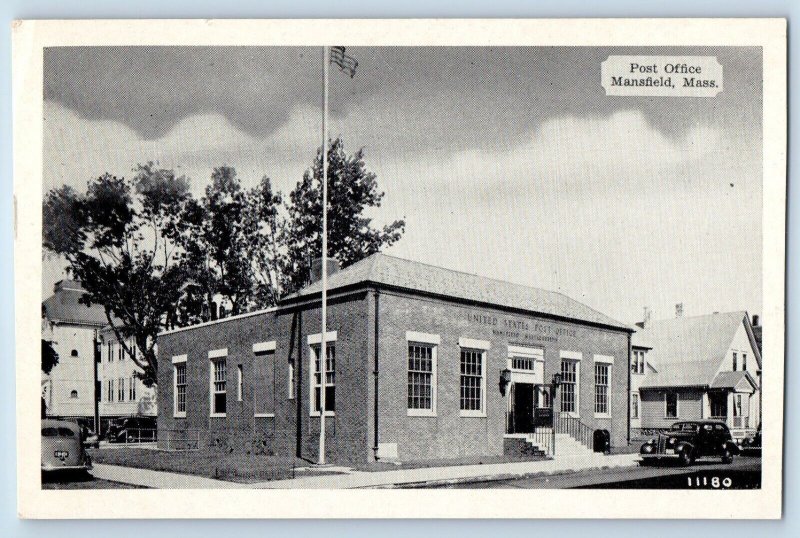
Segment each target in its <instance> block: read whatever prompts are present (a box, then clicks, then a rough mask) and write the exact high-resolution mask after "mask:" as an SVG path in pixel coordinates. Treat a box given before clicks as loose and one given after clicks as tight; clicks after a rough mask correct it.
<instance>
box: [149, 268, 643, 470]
mask: <svg viewBox="0 0 800 538" xmlns="http://www.w3.org/2000/svg"><path fill="white" fill-rule="evenodd" d="M318 273H321V272H320V271H318ZM317 276H319V275H317ZM328 284H329V292H328V297H329V299H328V322H327V330H328V332H327V334H326V341H327V349H326V351H325V357H326V358H325V362H326V365H327V366H326V388H325V394H326V397H325V400H326V405H325V408H326V411H325V413H326V417H327V416H329V417H330V418H329V419H328V420H327V421H326V423H327V426H326V447H327V450H326V456H327V457H328V458H329V460H330V461H334V462H351V463H354V462H368V461H374V460H375V459H376V458H380V459H399V460H422V459H433V458H447V457H459V456H467V455H502V454H503V453H504V451H507V450H509V447H511V448H512V449H513V447H514V446H516V445H515V442H511V441H512V440H516V439H517V437H515V436H517V435H519V434H520V432H522V433H523V434H525V433H529V432H533V431H534V430H537V429H539V428H542V429H545V431H547V430H546V428H548V427H549V426H548V425H546V424H542V423H541V418H542V417H544V416H547V413H546V412H544V413H543V412H541V410H543V409H544V410H545V411H547V408H549V407H550V406H551V405H552V404H553V403H555V406H556V410H557V411H558V413H557V414H558V415H569V416H571V417H574V418H573V419H572V420H573V421H574V422H575V423H578V422H580V423H582V424H583V428H584V429H588V430H594V429H606V430H608V431H609V432H610V435H611V443H612V446H615V447H618V446H626V445H627V443H628V439H629V367H628V365H629V355H630V353H629V350H630V344H631V333H632V332H633V329H632V328H630V327H628V326H627V325H624V324H622V323H619V322H617V321H615V320H613V319H611V318H610V317H608V316H606V315H604V314H602V313H600V312H597V311H596V310H593V309H592V308H589V307H588V306H586V305H583V304H581V303H579V302H577V301H575V300H572V299H570V298H568V297H566V296H564V295H562V294H560V293H555V292H550V291H544V290H540V289H535V288H530V287H526V286H521V285H516V284H510V283H507V282H501V281H497V280H492V279H488V278H483V277H479V276H475V275H471V274H465V273H460V272H456V271H451V270H448V269H443V268H440V267H434V266H429V265H425V264H421V263H417V262H413V261H408V260H403V259H399V258H394V257H390V256H386V255H382V254H375V255H373V256H370V257H368V258H366V259H364V260H362V261H360V262H358V263H356V264H354V265H352V266H350V267H348V268H346V269H345V270H342V271H340V272H335V273H334V272H333V271H331V276H330V277H329V279H328ZM320 293H321V286H320V283H319V282H318V281H315V282H314V283H312V284H311V285H309V286H308V287H306V288H304V289H303V290H301V291H300V292H298V293H296V294H294V295H291V296H289V297H286V298H285V299H284V300H282V301H281V302H280V304H279V305H278V306H277V307H276V308H273V309H269V310H265V311H260V312H254V313H250V314H244V315H240V316H235V317H231V318H227V319H221V320H217V321H212V322H207V323H201V324H199V325H195V326H192V327H187V328H183V329H176V330H172V331H167V332H164V333H162V334H161V335H160V336H159V364H160V367H159V369H158V386H159V393H160V394H159V398H160V400H161V405H160V406H159V411H158V427H159V434H158V440H159V445H160V446H161V447H164V448H166V447H169V446H171V443H172V446H174V443H175V442H180V440H181V439H187V438H191V437H192V435H193V434H192V432H194V433H197V434H198V435H199V436H200V439H201V443H207V444H208V445H217V446H219V445H222V446H225V447H228V448H230V449H236V450H247V449H251V448H255V447H256V446H257V447H260V448H264V447H265V448H266V450H267V451H270V452H274V453H276V454H284V455H291V454H296V455H298V456H301V457H304V458H308V459H310V460H315V459H317V456H318V441H319V431H320V420H319V418H320V411H321V409H320V408H321V405H320V399H321V389H320V385H321V375H320V373H319V371H320V356H321V355H322V353H321V349H320V343H321V334H320V325H321V320H320ZM556 373H559V374H560V375H561V376H562V380H563V382H562V385H561V387H560V388H559V390H558V392H557V394H556V396H555V398H552V397H551V396H552V395H551V394H550V385H549V383H550V381H551V379H552V378H553V375H554V374H556ZM175 440H177V441H175Z"/></svg>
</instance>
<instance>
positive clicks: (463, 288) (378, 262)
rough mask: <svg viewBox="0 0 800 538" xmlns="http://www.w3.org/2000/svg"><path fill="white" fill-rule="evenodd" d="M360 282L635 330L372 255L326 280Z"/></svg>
mask: <svg viewBox="0 0 800 538" xmlns="http://www.w3.org/2000/svg"><path fill="white" fill-rule="evenodd" d="M362 283H371V284H376V285H380V286H386V287H392V288H399V289H404V290H409V291H416V292H422V293H426V294H432V295H437V296H440V297H449V298H455V299H460V300H466V301H471V302H476V303H482V304H486V305H494V306H499V307H506V308H513V309H517V310H526V311H529V312H535V313H539V314H546V315H551V316H556V317H560V318H566V319H572V320H578V321H584V322H589V323H593V324H598V325H603V326H607V327H613V328H619V329H624V330H628V331H632V330H633V328H632V327H630V326H629V325H626V324H624V323H621V322H619V321H617V320H615V319H613V318H611V317H609V316H606V315H605V314H603V313H601V312H598V311H597V310H594V309H593V308H590V307H588V306H586V305H584V304H582V303H579V302H578V301H576V300H574V299H571V298H569V297H567V296H566V295H564V294H562V293H558V292H554V291H547V290H542V289H539V288H532V287H528V286H523V285H520V284H512V283H510V282H505V281H502V280H495V279H492V278H488V277H483V276H478V275H473V274H470V273H462V272H459V271H453V270H451V269H445V268H443V267H437V266H434V265H428V264H424V263H420V262H416V261H411V260H405V259H402V258H396V257H394V256H388V255H386V254H380V253H378V254H373V255H372V256H369V257H367V258H365V259H363V260H361V261H359V262H357V263H354V264H353V265H351V266H349V267H347V268H345V269H343V270H341V271H339V272H338V273H334V274H332V275H330V276H329V277H328V290H329V291H331V290H336V289H341V288H347V287H351V286H356V285H358V284H362ZM321 292H322V283H321V282H315V283H313V284H310V285H309V286H306V287H305V288H303V289H302V290H300V291H298V292H297V293H295V294H292V295H290V296H288V297H286V298H285V299H284V301H286V302H289V301H292V300H293V299H298V298H302V297H309V296H314V295H317V294H320V293H321Z"/></svg>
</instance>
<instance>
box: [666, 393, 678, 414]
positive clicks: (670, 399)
mask: <svg viewBox="0 0 800 538" xmlns="http://www.w3.org/2000/svg"><path fill="white" fill-rule="evenodd" d="M664 416H665V417H666V418H678V393H677V392H667V393H665V394H664Z"/></svg>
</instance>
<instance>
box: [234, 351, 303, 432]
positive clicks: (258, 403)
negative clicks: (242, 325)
mask: <svg viewBox="0 0 800 538" xmlns="http://www.w3.org/2000/svg"><path fill="white" fill-rule="evenodd" d="M275 349H276V342H275V340H271V341H269V342H258V343H256V344H253V355H254V357H253V362H252V363H251V364H252V370H251V373H250V374H249V376H250V377H249V378H250V379H252V389H251V391H252V398H253V416H254V417H274V416H275V413H274V411H275V366H276V364H275ZM289 362H290V363H291V359H290V360H289ZM289 375H290V379H289V395H290V396H291V395H292V391H293V389H292V386H291V385H292V383H293V381H294V374H293V373H290V374H289ZM243 378H244V371H243V366H242V365H241V364H240V365H239V379H238V381H239V390H238V393H239V394H243V393H244V381H243Z"/></svg>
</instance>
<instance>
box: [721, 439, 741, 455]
mask: <svg viewBox="0 0 800 538" xmlns="http://www.w3.org/2000/svg"><path fill="white" fill-rule="evenodd" d="M724 448H727V449H728V450H730V451H731V454H733V455H734V456H736V455H737V454H739V447H738V445H737V444H736V443H734V442H733V441H725V445H724Z"/></svg>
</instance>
